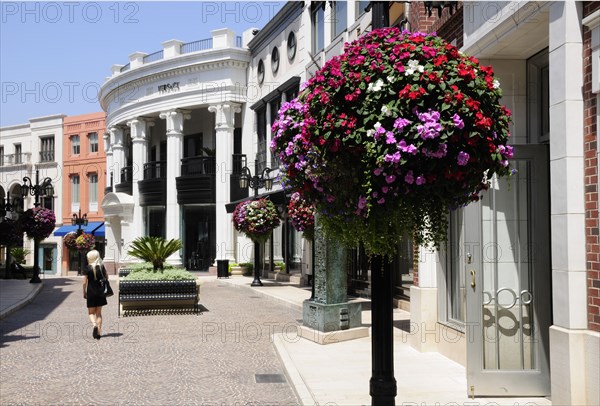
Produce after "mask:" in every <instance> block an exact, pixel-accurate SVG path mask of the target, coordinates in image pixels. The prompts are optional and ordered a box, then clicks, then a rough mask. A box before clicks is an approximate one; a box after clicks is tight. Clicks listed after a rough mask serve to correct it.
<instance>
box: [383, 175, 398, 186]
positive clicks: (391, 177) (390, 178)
mask: <svg viewBox="0 0 600 406" xmlns="http://www.w3.org/2000/svg"><path fill="white" fill-rule="evenodd" d="M395 180H396V175H388V176H386V177H385V181H386V182H387V183H388V184H390V183H394V181H395Z"/></svg>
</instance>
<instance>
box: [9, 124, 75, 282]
mask: <svg viewBox="0 0 600 406" xmlns="http://www.w3.org/2000/svg"><path fill="white" fill-rule="evenodd" d="M63 119H64V116H63V115H52V116H46V117H38V118H32V119H30V120H29V123H27V124H21V125H15V126H8V127H2V128H0V197H2V199H5V198H6V197H7V196H10V203H11V205H12V207H13V212H12V213H8V214H7V216H10V217H12V218H13V219H16V218H18V216H19V215H20V214H22V213H23V211H25V210H27V209H30V208H32V207H34V202H35V199H34V197H33V196H31V195H30V194H29V195H27V196H26V197H24V198H23V197H22V195H21V185H22V184H23V180H24V178H25V177H27V178H29V179H31V181H33V184H35V183H36V176H37V178H38V179H39V183H42V182H43V180H44V179H45V178H50V179H51V181H52V185H53V187H54V195H52V196H45V197H43V198H41V199H40V201H39V203H40V205H41V206H43V207H46V208H48V209H50V210H53V211H54V212H55V213H61V212H62V207H63V203H62V201H61V199H59V196H62V194H63V188H62V176H63V174H62V162H63V148H62V139H63ZM61 220H62V219H61V217H60V215H58V216H57V225H60V222H61ZM33 245H34V244H33V241H32V240H28V239H27V238H24V241H23V248H25V249H27V250H28V251H29V252H30V254H29V255H27V262H26V265H27V266H33V256H34V255H33ZM3 250H4V249H3ZM61 253H62V250H61V239H60V238H58V237H54V236H50V237H49V238H47V239H45V240H44V241H42V242H41V243H40V245H39V258H40V263H39V264H38V265H39V266H40V269H41V270H42V272H43V273H46V274H59V275H60V273H61V271H60V269H61V261H62V258H61ZM0 257H1V258H2V260H1V261H2V262H4V261H5V258H6V253H5V252H0Z"/></svg>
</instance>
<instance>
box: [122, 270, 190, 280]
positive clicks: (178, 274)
mask: <svg viewBox="0 0 600 406" xmlns="http://www.w3.org/2000/svg"><path fill="white" fill-rule="evenodd" d="M186 279H196V276H195V275H193V274H192V273H190V272H188V271H186V270H185V269H183V268H169V269H164V270H163V271H162V272H156V271H154V270H152V269H149V270H148V269H140V270H136V271H134V272H131V273H130V274H129V275H127V276H126V277H125V278H123V280H126V281H143V280H152V281H180V280H186Z"/></svg>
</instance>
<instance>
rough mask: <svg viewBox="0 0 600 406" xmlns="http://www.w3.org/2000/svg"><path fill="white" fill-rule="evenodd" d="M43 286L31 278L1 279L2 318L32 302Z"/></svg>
mask: <svg viewBox="0 0 600 406" xmlns="http://www.w3.org/2000/svg"><path fill="white" fill-rule="evenodd" d="M42 286H43V283H29V279H0V320H2V319H3V318H5V317H6V316H8V315H9V314H11V313H14V312H16V311H17V310H19V309H20V308H21V307H23V306H25V305H26V304H27V303H30V302H31V301H32V300H33V299H34V298H35V297H36V295H37V294H38V293H39V292H40V290H42Z"/></svg>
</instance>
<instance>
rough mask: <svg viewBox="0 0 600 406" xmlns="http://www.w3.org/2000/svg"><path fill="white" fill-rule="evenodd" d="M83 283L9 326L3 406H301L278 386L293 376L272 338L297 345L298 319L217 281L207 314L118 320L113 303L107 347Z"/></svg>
mask: <svg viewBox="0 0 600 406" xmlns="http://www.w3.org/2000/svg"><path fill="white" fill-rule="evenodd" d="M81 282H82V280H81V279H80V278H76V277H74V278H57V279H49V280H46V281H44V283H43V289H42V290H41V292H40V293H39V294H38V296H37V297H36V298H35V299H34V300H33V301H32V302H31V303H30V304H28V305H26V306H25V307H23V308H22V309H20V310H19V311H17V312H15V313H13V314H11V315H9V316H7V317H6V318H5V319H3V320H2V321H1V324H0V404H2V405H13V404H27V405H52V404H61V405H68V404H95V405H101V404H107V405H109V404H110V405H116V404H122V405H173V404H185V405H194V404H205V405H231V404H239V405H246V404H251V405H264V404H268V405H295V404H298V400H297V399H296V396H295V394H294V392H293V389H292V388H291V386H290V384H289V383H288V382H287V381H286V380H285V378H283V382H274V381H277V380H281V378H282V376H281V375H283V374H284V368H283V366H282V364H281V362H280V360H279V358H278V356H277V354H276V352H275V349H274V347H273V344H272V338H271V335H272V333H282V332H283V333H284V336H285V337H289V340H290V341H294V340H297V336H296V328H297V326H298V325H299V324H300V323H301V321H300V320H301V318H302V314H301V313H300V312H299V311H298V310H296V309H292V308H289V307H282V306H281V305H278V303H277V302H275V301H273V300H268V299H266V298H264V297H262V296H260V295H257V294H256V293H255V292H253V291H252V290H250V289H239V288H235V287H232V286H229V285H228V284H226V283H224V282H220V281H216V280H211V281H209V282H205V283H203V285H202V287H201V296H200V297H201V304H202V306H203V308H202V314H201V315H194V314H173V315H143V316H135V317H121V318H117V297H116V295H115V296H114V297H112V298H109V305H108V306H106V307H105V308H104V312H103V315H104V327H103V331H102V333H103V338H102V339H101V340H99V341H98V340H94V339H93V338H92V337H91V336H92V327H91V323H89V321H88V318H87V312H86V309H85V301H84V299H83V295H82V287H81ZM113 285H114V286H113V288H115V293H116V291H117V289H116V288H117V286H118V285H117V284H116V281H115V282H113ZM271 374H273V375H275V376H269V375H271ZM257 375H258V377H257ZM257 381H259V382H260V381H266V382H264V383H262V382H261V383H257Z"/></svg>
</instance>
